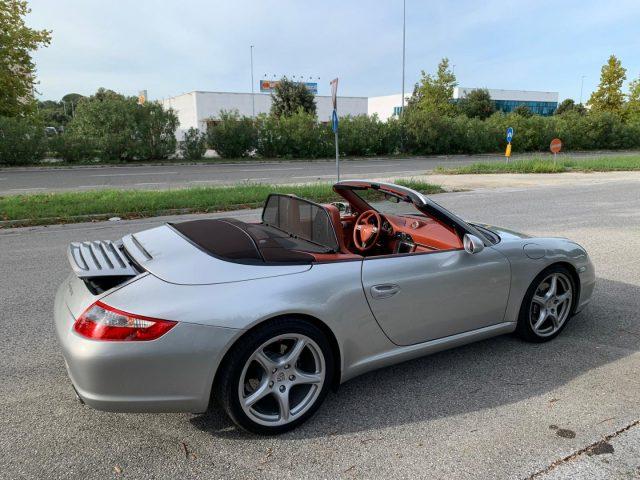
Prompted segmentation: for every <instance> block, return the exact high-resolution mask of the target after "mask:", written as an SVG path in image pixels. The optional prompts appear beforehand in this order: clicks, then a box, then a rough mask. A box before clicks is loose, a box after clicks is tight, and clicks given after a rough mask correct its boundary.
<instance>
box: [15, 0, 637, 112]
mask: <svg viewBox="0 0 640 480" xmlns="http://www.w3.org/2000/svg"><path fill="white" fill-rule="evenodd" d="M29 4H30V6H31V8H32V13H31V14H30V15H29V17H28V19H27V22H28V24H29V25H30V26H31V27H34V28H46V29H49V30H52V31H53V33H52V42H51V45H50V46H49V47H48V48H44V49H41V50H39V51H38V52H36V53H35V55H34V59H35V61H36V65H37V69H38V79H39V82H40V84H39V85H38V91H39V92H40V98H42V99H52V100H58V99H60V98H61V97H62V96H63V95H65V94H66V93H69V92H76V93H81V94H84V95H89V94H91V93H93V92H95V91H96V90H97V89H98V88H99V87H105V88H110V89H112V90H116V91H118V92H121V93H124V94H128V95H135V94H137V93H138V91H140V90H147V91H148V95H149V98H151V99H160V98H166V97H169V96H173V95H178V94H181V93H185V92H190V91H193V90H203V91H224V92H250V91H251V68H250V46H251V45H254V86H255V89H256V91H258V82H259V80H260V79H262V78H269V79H272V78H274V75H275V77H276V78H279V77H281V76H283V75H287V76H288V77H289V78H292V77H293V76H294V75H295V77H296V79H298V78H299V77H304V78H305V79H307V80H308V79H309V77H311V78H312V79H313V81H317V82H318V84H319V93H320V94H321V95H328V94H330V86H329V82H330V80H331V79H333V78H335V77H339V79H340V80H339V94H340V95H350V96H378V95H390V94H393V93H400V90H401V86H402V0H369V1H360V0H315V1H309V0H297V1H295V0H278V1H264V0H262V1H259V0H253V1H251V0H232V1H231V0H230V1H226V2H223V1H217V0H181V1H169V0H164V1H157V0H156V1H151V0H135V1H133V0H130V1H124V0H110V1H105V0H56V1H55V2H54V1H51V0H30V1H29ZM639 23H640V1H638V0H616V1H602V0H563V1H545V0H529V1H505V0H500V1H498V0H483V1H477V0H458V1H456V2H452V1H439V0H406V81H405V85H406V91H408V92H410V91H411V90H412V88H413V85H414V83H415V82H416V81H417V80H418V79H419V78H420V72H421V71H422V70H426V71H427V72H433V71H435V69H436V66H437V64H438V62H439V60H440V59H441V58H442V57H448V58H449V59H450V62H451V64H452V65H455V74H456V76H457V79H458V83H459V84H460V86H465V87H483V88H501V89H516V90H541V91H557V92H559V93H560V99H564V98H573V99H575V100H576V101H578V100H579V96H580V86H581V79H582V76H583V75H584V76H585V78H584V93H583V100H584V101H585V102H586V100H587V99H588V97H589V94H590V92H591V91H592V90H593V89H594V88H595V87H596V86H597V84H598V81H599V76H600V68H601V67H602V65H603V64H604V63H605V62H606V60H607V58H608V57H609V55H611V54H615V55H616V56H618V58H620V59H621V60H622V64H623V66H624V67H625V68H627V79H628V80H627V82H628V81H629V80H632V79H634V78H638V76H639V75H640V55H638V52H639V51H640V35H638V31H639V30H638V28H639V27H638V25H639ZM265 75H266V77H265ZM318 77H319V80H318Z"/></svg>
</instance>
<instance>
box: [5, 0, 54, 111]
mask: <svg viewBox="0 0 640 480" xmlns="http://www.w3.org/2000/svg"><path fill="white" fill-rule="evenodd" d="M30 11H31V10H30V9H29V7H28V6H27V2H26V1H25V0H2V1H1V2H0V115H5V116H16V115H22V114H25V113H29V112H32V111H33V109H34V101H33V89H34V85H35V78H36V66H35V64H34V63H33V60H32V59H31V52H33V51H34V50H36V49H37V48H38V47H40V46H45V47H46V46H47V45H49V42H50V40H51V32H50V31H48V30H34V29H31V28H29V27H27V25H26V24H25V21H24V17H25V16H26V15H27V14H28V13H29V12H30Z"/></svg>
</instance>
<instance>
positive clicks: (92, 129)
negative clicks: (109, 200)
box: [67, 88, 178, 161]
mask: <svg viewBox="0 0 640 480" xmlns="http://www.w3.org/2000/svg"><path fill="white" fill-rule="evenodd" d="M177 126H178V118H177V117H176V115H175V113H174V112H173V111H172V110H165V109H164V108H163V107H162V105H160V104H159V103H157V102H146V103H145V104H144V105H138V103H137V99H136V98H135V97H125V96H124V95H120V94H118V93H115V92H113V91H110V90H105V89H102V88H101V89H99V90H98V91H97V92H96V94H95V95H93V96H91V97H87V98H83V99H81V100H80V101H79V102H78V106H77V107H76V110H75V115H74V117H73V119H72V120H71V122H69V124H68V127H67V132H68V133H70V134H71V135H72V136H73V137H74V138H83V139H85V140H86V141H87V142H89V143H90V144H91V145H95V147H96V149H97V152H98V155H99V156H100V158H101V159H103V160H121V161H132V160H151V159H164V158H168V157H169V156H170V155H173V154H174V153H175V149H176V138H175V130H176V128H177Z"/></svg>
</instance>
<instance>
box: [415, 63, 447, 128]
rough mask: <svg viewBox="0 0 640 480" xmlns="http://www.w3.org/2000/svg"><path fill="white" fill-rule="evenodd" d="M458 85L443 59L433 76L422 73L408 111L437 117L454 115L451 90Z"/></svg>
mask: <svg viewBox="0 0 640 480" xmlns="http://www.w3.org/2000/svg"><path fill="white" fill-rule="evenodd" d="M457 85H458V82H456V76H455V75H454V73H453V72H452V71H451V69H449V59H448V58H443V59H442V60H441V61H440V63H439V64H438V71H437V72H436V74H435V75H432V74H430V73H426V72H425V71H424V70H423V71H422V77H421V78H420V81H419V82H418V83H416V85H415V87H414V89H413V95H412V96H411V98H410V99H409V104H408V107H409V109H412V108H416V109H419V110H423V111H428V112H432V113H436V114H439V115H455V113H456V106H455V105H454V104H453V101H452V98H453V89H454V88H455V87H456V86H457Z"/></svg>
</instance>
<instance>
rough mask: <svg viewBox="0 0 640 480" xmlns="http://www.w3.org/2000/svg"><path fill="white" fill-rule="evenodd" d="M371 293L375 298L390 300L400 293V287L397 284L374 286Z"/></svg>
mask: <svg viewBox="0 0 640 480" xmlns="http://www.w3.org/2000/svg"><path fill="white" fill-rule="evenodd" d="M370 291H371V296H372V297H373V298H389V297H392V296H394V295H395V294H396V293H398V292H399V291H400V286H399V285H396V284H395V283H384V284H382V285H374V286H373V287H371V290H370Z"/></svg>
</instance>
